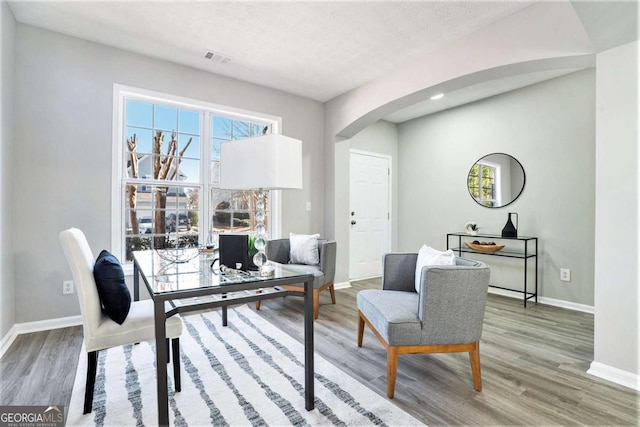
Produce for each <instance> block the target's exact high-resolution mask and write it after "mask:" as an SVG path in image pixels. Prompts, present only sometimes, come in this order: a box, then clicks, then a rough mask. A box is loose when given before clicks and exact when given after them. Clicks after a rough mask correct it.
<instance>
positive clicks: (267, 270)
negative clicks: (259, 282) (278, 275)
mask: <svg viewBox="0 0 640 427" xmlns="http://www.w3.org/2000/svg"><path fill="white" fill-rule="evenodd" d="M259 270H260V277H269V276H272V275H273V273H274V271H275V267H274V266H273V265H271V264H265V265H263V266H261V267H260V269H259Z"/></svg>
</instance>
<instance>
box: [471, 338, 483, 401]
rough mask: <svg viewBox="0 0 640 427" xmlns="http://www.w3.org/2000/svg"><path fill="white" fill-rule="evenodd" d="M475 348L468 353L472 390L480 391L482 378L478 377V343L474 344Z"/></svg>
mask: <svg viewBox="0 0 640 427" xmlns="http://www.w3.org/2000/svg"><path fill="white" fill-rule="evenodd" d="M475 344H476V345H475V348H474V349H473V350H471V351H470V352H469V361H470V362H471V374H472V375H473V388H474V389H475V390H476V391H482V377H481V375H480V343H479V342H476V343H475Z"/></svg>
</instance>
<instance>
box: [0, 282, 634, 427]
mask: <svg viewBox="0 0 640 427" xmlns="http://www.w3.org/2000/svg"><path fill="white" fill-rule="evenodd" d="M367 288H379V279H372V280H364V281H359V282H354V283H352V288H350V289H343V290H338V291H336V297H337V301H338V303H337V304H336V305H332V304H331V303H330V298H329V292H323V293H322V294H321V296H320V303H321V305H320V318H319V319H318V320H317V321H316V323H315V350H316V353H317V354H319V355H321V356H322V357H324V358H325V359H328V360H330V361H332V362H333V363H334V364H335V365H337V366H339V367H340V368H341V369H342V370H344V371H345V372H346V373H348V374H349V375H351V376H352V377H354V378H356V379H357V380H359V381H360V382H361V383H363V384H365V385H366V386H368V387H369V388H371V389H372V390H374V391H375V392H377V393H378V394H380V395H381V396H384V397H386V353H385V351H384V349H383V347H382V346H381V345H380V343H379V342H378V340H377V339H376V338H375V336H374V335H373V334H372V333H371V332H370V330H368V329H365V336H364V344H363V347H362V348H358V347H357V346H356V303H355V295H356V293H357V291H358V290H361V289H367ZM258 313H260V314H261V315H262V316H263V317H265V318H266V319H269V320H271V321H272V322H273V323H274V324H276V325H278V326H279V327H280V328H281V329H283V330H284V331H285V332H287V333H289V334H290V335H292V336H293V337H295V338H297V339H298V340H300V341H302V333H303V331H302V323H301V319H302V299H301V298H294V297H289V298H285V299H278V300H269V301H265V302H263V304H262V309H261V310H260V311H259V312H258ZM81 340H82V329H81V328H80V327H74V328H65V329H58V330H53V331H48V332H38V333H33V334H26V335H22V336H19V337H18V338H17V339H16V341H15V342H14V343H13V345H12V346H11V348H10V349H9V351H8V352H7V353H6V354H5V356H4V357H3V358H2V360H0V405H48V404H54V403H55V404H63V405H68V404H69V400H70V398H71V389H72V386H73V381H74V378H75V371H76V364H77V359H78V352H79V350H80V345H81ZM480 357H481V364H482V382H483V391H482V392H481V393H477V392H476V391H474V389H473V381H472V377H471V370H470V367H469V358H468V356H467V355H466V354H448V355H444V354H443V355H406V356H401V357H400V362H399V367H398V380H397V385H396V393H395V398H394V399H393V402H394V403H395V404H396V405H398V406H399V407H401V408H402V409H404V410H405V411H407V412H409V413H410V414H412V415H413V416H415V417H416V418H418V419H419V420H421V421H422V422H424V423H425V424H428V425H431V426H435V425H540V426H542V425H544V426H546V425H593V426H605V425H606V426H613V425H616V426H637V425H639V414H640V395H639V394H638V393H637V392H634V391H632V390H630V389H627V388H625V387H621V386H618V385H615V384H613V383H609V382H607V381H603V380H600V379H598V378H596V377H592V376H590V375H587V374H586V373H585V372H586V370H587V369H588V367H589V364H590V363H591V361H592V360H593V316H592V315H590V314H586V313H580V312H575V311H570V310H565V309H560V308H557V307H550V306H545V305H533V304H532V305H530V306H528V307H527V308H526V309H525V308H523V307H522V303H521V301H519V300H515V299H511V298H505V297H500V296H496V295H490V296H489V300H488V304H487V311H486V316H485V324H484V332H483V336H482V340H481V344H480ZM80 374H81V375H83V376H84V375H85V373H84V372H83V373H80Z"/></svg>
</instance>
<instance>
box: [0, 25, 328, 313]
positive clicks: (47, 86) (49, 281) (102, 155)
mask: <svg viewBox="0 0 640 427" xmlns="http://www.w3.org/2000/svg"><path fill="white" fill-rule="evenodd" d="M16 67H17V68H16V93H15V99H16V109H15V112H16V116H15V124H16V128H15V154H14V157H13V164H14V168H15V169H14V172H15V173H14V178H15V182H16V183H19V186H18V187H17V189H16V191H15V196H14V198H13V203H12V205H13V206H14V214H15V221H14V226H13V231H14V239H15V246H14V247H15V249H14V250H15V252H14V260H15V283H16V286H15V287H16V313H17V314H16V322H27V321H34V320H40V319H49V318H57V317H63V316H69V315H74V314H78V313H79V308H78V302H77V298H76V296H75V295H64V296H63V295H62V292H61V289H62V286H61V284H62V280H64V279H69V278H71V273H70V271H69V268H68V266H67V264H66V261H65V259H64V257H63V254H62V251H61V249H60V245H59V243H58V233H59V232H60V231H61V230H63V229H66V228H68V227H71V226H74V227H78V228H80V229H83V230H84V231H85V233H86V235H87V239H88V240H89V242H90V244H91V246H92V248H93V250H94V252H95V254H97V253H98V252H99V251H100V249H103V248H109V247H110V236H111V234H110V227H111V217H110V215H111V206H110V203H111V149H112V135H111V133H112V129H111V127H112V114H113V111H112V109H113V108H112V103H113V84H114V83H119V84H124V85H128V86H134V87H140V88H144V89H150V90H155V91H159V92H164V93H169V94H172V95H177V96H182V97H188V98H193V99H199V100H203V101H208V102H212V103H216V104H220V105H228V106H231V107H235V108H241V109H246V110H251V111H257V112H262V113H266V114H272V115H276V116H280V117H282V128H283V129H282V131H283V133H284V134H285V135H288V136H291V137H295V138H299V139H301V140H302V141H303V157H304V169H303V173H304V182H303V184H304V189H303V190H291V191H285V192H283V197H282V199H283V220H282V223H283V230H282V231H283V233H284V234H285V235H288V233H289V232H299V233H306V232H321V233H323V232H324V230H323V224H324V214H323V211H322V206H323V205H324V203H323V202H324V197H323V195H324V181H323V173H324V150H323V147H322V142H323V138H324V133H323V132H324V130H323V126H324V110H323V106H322V104H320V103H318V102H316V101H311V100H308V99H305V98H301V97H297V96H294V95H290V94H286V93H283V92H280V91H275V90H271V89H268V88H265V87H262V86H257V85H252V84H248V83H244V82H240V81H237V80H233V79H230V78H225V77H221V76H216V75H213V74H210V73H206V72H203V71H199V70H194V69H191V68H187V67H184V66H179V65H175V64H171V63H168V62H165V61H160V60H156V59H152V58H149V57H145V56H141V55H137V54H133V53H130V52H125V51H122V50H118V49H114V48H110V47H106V46H103V45H100V44H96V43H92V42H88V41H84V40H80V39H77V38H73V37H68V36H64V35H61V34H57V33H53V32H50V31H47V30H43V29H39V28H35V27H31V26H26V25H18V28H17V40H16ZM307 201H310V202H311V204H312V208H313V209H312V211H311V212H306V210H305V202H307ZM3 309H4V305H3Z"/></svg>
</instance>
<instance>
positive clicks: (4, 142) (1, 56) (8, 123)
mask: <svg viewBox="0 0 640 427" xmlns="http://www.w3.org/2000/svg"><path fill="white" fill-rule="evenodd" d="M0 22H1V23H2V26H1V31H2V36H1V37H0V70H1V71H0V72H1V73H2V75H1V77H2V78H1V80H0V98H2V99H1V101H0V102H1V103H0V129H1V130H2V132H1V133H0V340H1V339H2V338H3V337H4V336H5V335H6V334H7V332H9V330H10V329H11V327H12V326H13V324H14V323H15V320H16V312H15V282H14V271H13V253H12V248H13V232H12V229H13V224H12V209H11V206H12V200H11V194H12V192H13V188H14V184H15V181H14V180H13V124H14V114H13V103H14V85H15V62H14V53H15V49H14V46H15V34H16V21H15V19H14V17H13V13H12V12H11V10H10V9H9V6H8V5H7V2H4V1H3V2H0Z"/></svg>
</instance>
